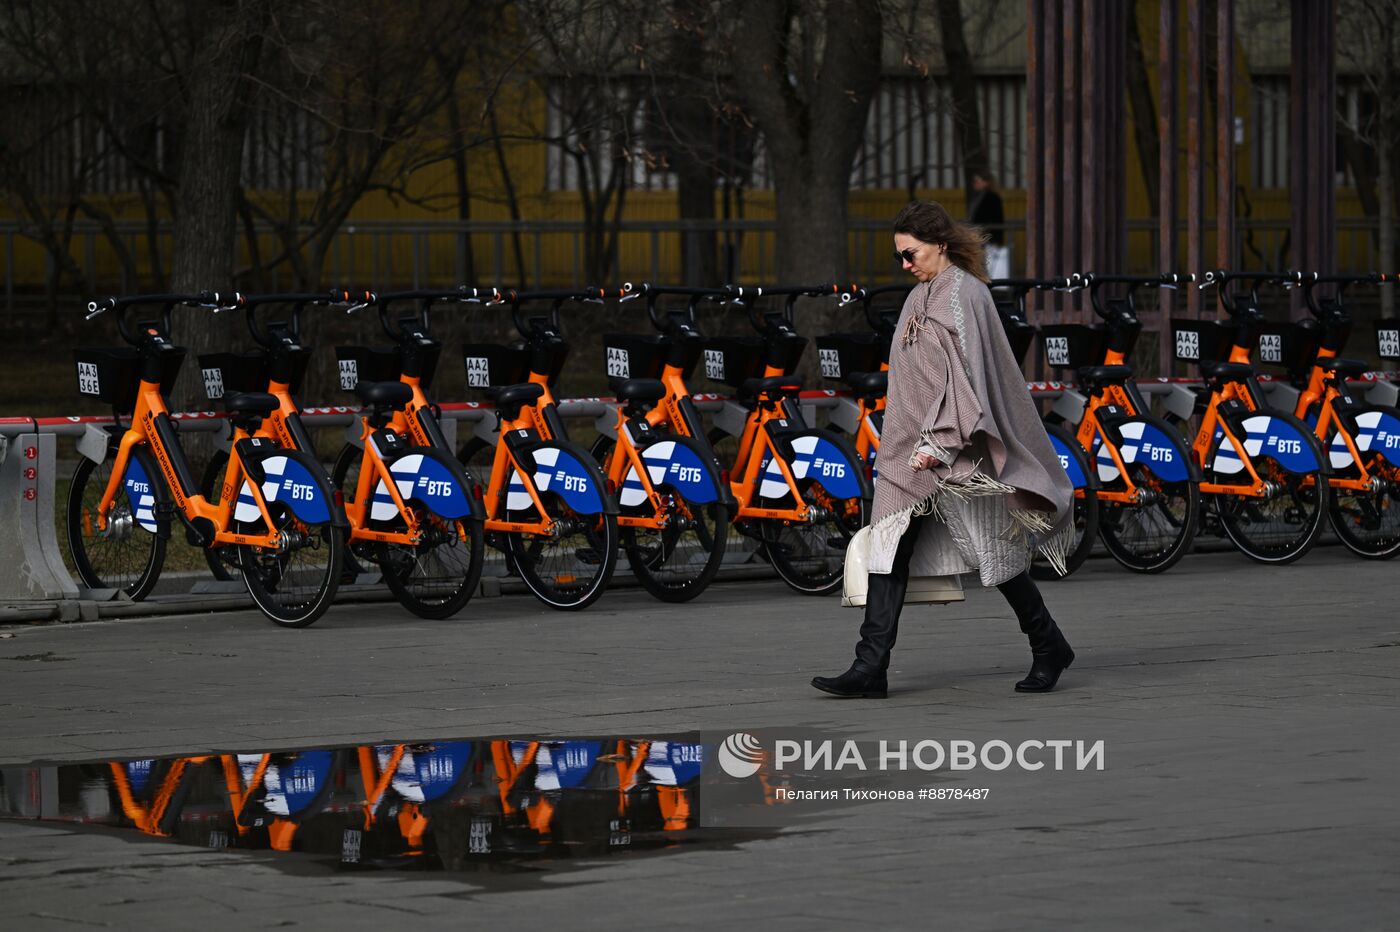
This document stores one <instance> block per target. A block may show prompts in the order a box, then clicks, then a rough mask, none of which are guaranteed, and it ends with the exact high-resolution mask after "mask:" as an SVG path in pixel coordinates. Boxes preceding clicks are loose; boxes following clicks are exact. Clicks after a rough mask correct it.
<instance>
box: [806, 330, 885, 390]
mask: <svg viewBox="0 0 1400 932" xmlns="http://www.w3.org/2000/svg"><path fill="white" fill-rule="evenodd" d="M880 342H881V338H880V337H879V335H877V334H875V333H870V332H866V333H832V334H828V335H826V336H824V337H817V358H818V360H819V361H820V362H821V367H822V378H825V379H836V380H837V381H840V380H841V379H844V378H845V377H846V376H848V375H850V374H851V373H852V372H879V371H880V362H881V359H880V357H881V355H882V353H881V348H880Z"/></svg>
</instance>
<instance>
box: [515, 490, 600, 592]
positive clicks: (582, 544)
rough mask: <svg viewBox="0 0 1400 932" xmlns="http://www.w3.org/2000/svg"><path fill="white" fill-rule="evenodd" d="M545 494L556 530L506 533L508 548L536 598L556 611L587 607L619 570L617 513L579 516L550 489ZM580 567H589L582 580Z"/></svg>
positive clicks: (522, 577) (523, 578)
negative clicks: (547, 533)
mask: <svg viewBox="0 0 1400 932" xmlns="http://www.w3.org/2000/svg"><path fill="white" fill-rule="evenodd" d="M543 497H544V498H545V500H546V508H549V507H550V504H549V500H550V499H553V500H554V503H555V505H554V508H553V509H551V511H552V514H551V517H553V518H554V519H555V520H556V521H557V522H558V523H559V526H560V533H559V534H558V535H556V536H554V537H551V538H549V539H545V538H544V537H542V536H540V535H534V534H527V533H525V532H523V531H508V532H505V533H504V534H503V535H502V536H503V537H504V538H505V544H506V552H507V554H508V555H509V557H510V558H511V561H512V562H513V565H514V567H515V570H516V572H517V573H519V574H520V578H521V580H522V581H523V582H524V583H525V586H526V588H528V589H529V590H530V593H531V594H532V595H533V596H534V597H535V598H537V599H539V600H540V601H541V602H543V603H544V604H545V605H548V606H549V607H550V608H554V609H558V610H560V611H579V610H580V609H585V608H587V607H588V606H590V605H592V604H593V603H594V602H596V601H597V600H598V597H599V596H601V595H602V594H603V592H604V590H606V589H607V587H608V583H609V582H610V581H611V580H612V575H613V571H614V570H615V569H616V568H617V550H618V544H619V534H618V527H617V516H616V515H609V514H598V515H580V514H577V513H575V512H574V511H573V510H572V509H570V508H569V507H568V506H566V505H564V504H563V502H562V501H560V500H559V499H557V498H556V497H554V496H552V495H550V494H549V493H544V494H543ZM530 514H531V516H533V509H532V510H531V512H530ZM511 520H517V518H516V517H514V516H512V517H511ZM580 567H583V568H587V567H592V571H591V573H590V574H589V575H588V576H587V577H586V578H583V577H580V575H579V572H578V571H579V568H580Z"/></svg>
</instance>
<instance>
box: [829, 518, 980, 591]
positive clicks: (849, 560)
mask: <svg viewBox="0 0 1400 932" xmlns="http://www.w3.org/2000/svg"><path fill="white" fill-rule="evenodd" d="M869 588H870V527H869V525H867V526H865V527H863V528H861V529H860V530H859V531H856V533H855V536H854V537H852V538H851V542H850V543H849V544H847V545H846V580H845V587H844V589H843V590H842V592H841V605H842V606H843V607H845V608H864V607H865V594H866V592H867V591H869ZM962 600H963V588H962V581H961V580H960V579H958V577H956V576H911V577H909V587H908V588H907V589H906V590H905V591H904V604H905V605H908V604H909V603H910V602H932V603H936V604H942V603H946V602H961V601H962Z"/></svg>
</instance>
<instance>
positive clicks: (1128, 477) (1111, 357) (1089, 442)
mask: <svg viewBox="0 0 1400 932" xmlns="http://www.w3.org/2000/svg"><path fill="white" fill-rule="evenodd" d="M1177 279H1178V276H1176V275H1163V276H1160V277H1159V278H1158V279H1156V280H1155V281H1156V283H1157V284H1158V285H1159V286H1165V287H1175V284H1176V281H1177ZM1083 280H1084V282H1085V284H1086V285H1087V287H1088V288H1089V296H1090V303H1091V304H1092V306H1093V309H1094V312H1095V313H1096V314H1097V315H1098V316H1099V317H1101V318H1103V319H1104V320H1105V321H1108V324H1109V333H1110V342H1109V344H1108V345H1107V346H1106V347H1105V349H1104V356H1103V361H1102V362H1101V363H1100V365H1103V366H1123V365H1127V359H1128V353H1130V352H1131V351H1132V347H1133V344H1134V342H1135V341H1136V337H1137V333H1138V331H1139V330H1140V329H1141V324H1139V323H1138V321H1137V313H1136V306H1135V304H1134V300H1133V292H1134V291H1135V290H1136V289H1137V288H1142V287H1147V286H1148V285H1150V284H1153V283H1154V281H1153V280H1146V279H1142V278H1134V277H1130V276H1095V275H1092V274H1090V275H1085V276H1083ZM1105 284H1126V285H1128V286H1129V287H1128V292H1127V294H1126V295H1125V296H1124V297H1123V298H1121V299H1117V300H1116V301H1115V307H1114V308H1113V309H1112V310H1109V309H1105V308H1104V306H1103V305H1102V304H1101V303H1100V300H1099V292H1098V289H1099V288H1100V287H1101V286H1103V285H1105ZM1146 409H1147V405H1146V404H1145V403H1144V402H1143V400H1142V396H1141V394H1139V393H1138V391H1137V390H1136V387H1135V386H1132V385H1131V384H1130V383H1123V384H1118V383H1114V382H1109V383H1106V384H1103V385H1098V386H1096V387H1095V389H1094V391H1093V392H1091V393H1090V395H1089V398H1088V401H1087V403H1086V404H1085V406H1084V413H1083V416H1082V417H1081V418H1080V420H1079V424H1078V425H1077V427H1076V429H1075V439H1076V440H1077V441H1078V442H1079V445H1080V446H1081V447H1082V448H1083V449H1084V452H1085V454H1086V455H1087V456H1089V457H1091V462H1092V457H1094V456H1095V455H1096V454H1097V451H1098V450H1107V451H1108V455H1109V458H1110V459H1111V460H1112V461H1113V467H1114V468H1115V469H1116V470H1117V471H1118V477H1119V479H1121V480H1122V482H1123V486H1124V487H1123V488H1122V489H1120V490H1114V489H1108V488H1103V487H1100V488H1099V489H1098V490H1096V492H1095V493H1094V494H1095V495H1096V496H1097V497H1098V498H1099V500H1100V501H1104V502H1112V503H1116V504H1122V505H1134V504H1137V503H1138V502H1139V501H1140V500H1141V498H1142V496H1143V491H1144V490H1142V489H1141V488H1140V487H1139V486H1138V484H1137V483H1136V482H1135V481H1134V480H1133V476H1132V472H1131V470H1130V469H1129V468H1128V464H1127V463H1126V462H1125V461H1124V459H1123V456H1122V453H1121V452H1120V451H1119V449H1118V444H1117V443H1115V442H1114V441H1113V439H1112V437H1111V435H1110V433H1109V431H1108V429H1107V427H1106V426H1105V424H1104V423H1103V419H1102V418H1101V417H1100V412H1101V411H1102V412H1104V413H1105V414H1108V413H1115V412H1117V411H1123V412H1126V413H1127V415H1129V416H1138V415H1142V414H1147V413H1149V412H1148V411H1147V410H1146Z"/></svg>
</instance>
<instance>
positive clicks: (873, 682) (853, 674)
mask: <svg viewBox="0 0 1400 932" xmlns="http://www.w3.org/2000/svg"><path fill="white" fill-rule="evenodd" d="M812 685H813V686H815V687H817V689H820V690H821V691H822V692H824V693H831V694H832V695H833V696H838V697H840V698H842V699H886V698H888V697H889V694H890V693H889V684H888V683H887V682H886V680H885V673H884V671H883V670H882V671H880V672H879V673H867V672H865V671H864V670H862V669H860V668H859V667H851V668H850V669H849V670H847V671H846V672H845V673H842V674H841V675H840V676H814V677H812Z"/></svg>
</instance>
